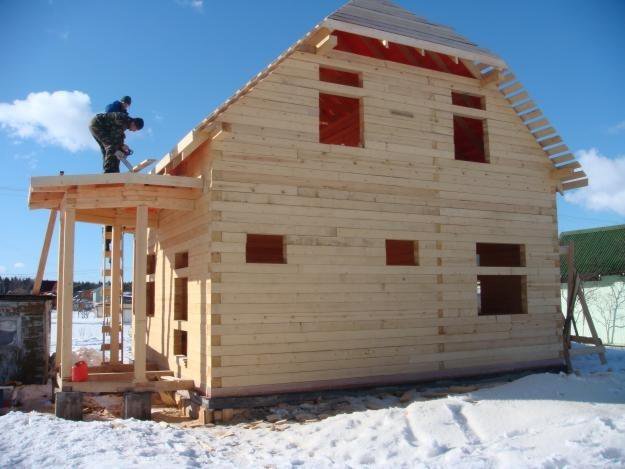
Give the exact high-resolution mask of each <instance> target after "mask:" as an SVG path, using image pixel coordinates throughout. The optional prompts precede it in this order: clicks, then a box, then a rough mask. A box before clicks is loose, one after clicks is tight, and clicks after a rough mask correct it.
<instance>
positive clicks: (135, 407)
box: [122, 392, 152, 420]
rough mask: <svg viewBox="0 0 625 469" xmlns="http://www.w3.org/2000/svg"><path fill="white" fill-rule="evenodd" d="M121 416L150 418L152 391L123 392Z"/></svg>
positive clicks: (139, 418) (138, 418) (126, 417)
mask: <svg viewBox="0 0 625 469" xmlns="http://www.w3.org/2000/svg"><path fill="white" fill-rule="evenodd" d="M122 418H125V419H131V418H134V419H137V420H152V393H151V392H127V393H125V394H124V405H123V406H122Z"/></svg>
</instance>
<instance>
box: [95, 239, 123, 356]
mask: <svg viewBox="0 0 625 469" xmlns="http://www.w3.org/2000/svg"><path fill="white" fill-rule="evenodd" d="M108 228H112V227H104V228H103V229H102V235H103V236H102V238H103V246H102V248H103V256H102V257H103V262H102V345H101V347H100V349H101V351H102V362H103V363H118V362H119V363H123V361H124V355H123V353H124V351H123V350H124V349H123V347H122V346H121V345H122V344H123V343H124V328H123V319H124V318H123V316H124V312H123V304H122V297H123V293H122V290H123V272H122V271H121V269H120V272H119V275H118V276H117V278H113V277H114V275H113V265H112V264H113V249H112V244H113V232H112V230H111V231H107V229H108ZM118 261H119V265H120V266H121V265H123V242H122V243H120V252H119V260H118ZM113 282H118V283H119V284H120V291H119V292H120V295H119V297H118V298H116V299H113V298H112V286H113ZM113 301H116V302H118V303H120V305H118V306H119V307H118V308H117V309H118V310H119V313H118V316H119V317H118V320H117V322H116V324H117V325H118V326H117V328H118V329H119V336H118V337H119V339H118V341H117V348H118V350H112V345H113V344H112V342H113V341H112V340H111V338H112V334H113V327H114V326H113V321H112V319H113V318H112V311H113V308H112V305H113ZM107 352H108V360H107Z"/></svg>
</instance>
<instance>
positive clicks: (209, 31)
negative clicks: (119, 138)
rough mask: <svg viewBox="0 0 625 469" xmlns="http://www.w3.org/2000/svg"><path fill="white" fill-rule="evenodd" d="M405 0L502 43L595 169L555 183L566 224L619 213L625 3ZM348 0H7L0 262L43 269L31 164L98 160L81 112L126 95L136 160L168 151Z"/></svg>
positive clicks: (0, 45)
mask: <svg viewBox="0 0 625 469" xmlns="http://www.w3.org/2000/svg"><path fill="white" fill-rule="evenodd" d="M396 3H398V4H400V5H402V6H403V7H405V8H407V9H409V10H411V11H413V12H414V13H417V14H419V15H421V16H425V17H427V18H428V19H430V20H431V21H434V22H438V23H442V24H446V25H449V26H452V27H454V28H455V29H456V30H457V31H459V32H460V33H461V34H464V35H465V36H467V37H468V38H470V39H471V40H473V41H475V42H476V43H477V44H479V45H481V46H483V47H486V48H489V49H491V50H493V51H494V52H496V53H498V54H499V55H500V56H502V57H503V58H504V60H506V61H507V63H508V64H509V66H510V67H511V68H512V69H513V70H514V72H515V73H516V75H517V76H518V77H519V79H520V80H521V82H522V83H523V84H524V85H525V87H526V88H527V89H528V90H529V92H530V94H531V95H532V97H533V98H534V99H535V101H536V102H537V103H538V104H539V105H540V107H541V108H542V109H543V111H544V113H545V115H546V116H547V117H548V118H549V119H550V121H551V122H552V124H553V125H554V126H555V127H556V128H557V129H558V130H559V132H560V133H561V135H562V136H563V137H564V140H565V141H566V142H567V144H568V145H569V147H570V148H571V149H572V150H573V151H576V152H580V153H579V154H580V156H581V157H582V159H583V161H584V162H585V170H586V172H587V173H589V175H590V176H591V181H592V183H591V187H590V188H589V189H587V190H585V191H584V192H582V191H578V193H577V194H575V195H573V196H571V197H570V199H571V200H569V201H566V200H563V199H562V198H559V202H558V206H559V225H560V229H561V230H571V229H581V228H589V227H594V226H602V225H612V224H623V223H625V89H624V88H625V87H624V77H625V59H624V55H623V51H624V50H625V28H624V27H623V25H625V2H623V1H621V0H611V1H610V0H604V1H602V2H590V1H581V0H568V1H561V0H557V1H553V0H552V1H549V2H546V1H544V0H543V1H534V0H528V1H526V2H523V3H517V4H514V5H513V6H512V5H511V4H510V3H509V2H500V1H479V2H478V1H475V2H466V1H463V0H439V1H436V2H433V1H425V0H398V1H397V2H396ZM342 4H343V2H342V1H333V0H316V1H314V2H312V1H298V2H296V1H278V0H264V1H262V2H259V1H249V0H246V1H242V0H230V1H228V2H218V1H213V0H204V1H201V0H159V1H147V0H146V1H121V0H107V1H100V2H96V1H63V0H45V1H44V0H41V1H29V2H24V1H18V0H14V1H10V0H4V1H0V57H2V69H3V72H2V73H0V158H1V161H2V163H3V170H2V171H1V172H0V200H1V203H2V207H3V209H4V217H3V220H4V222H3V227H2V230H1V231H0V237H1V238H0V239H1V243H0V275H7V274H10V275H13V274H16V275H28V274H30V275H32V274H33V273H34V272H35V270H36V266H37V262H38V258H39V252H40V248H41V243H42V239H43V233H44V230H45V226H46V222H47V216H48V215H47V213H45V212H44V211H34V212H29V211H28V209H27V206H26V197H27V190H28V184H29V178H30V177H31V176H39V175H54V174H58V172H59V170H64V171H65V172H66V173H67V174H72V173H73V174H84V173H97V172H100V171H101V156H100V153H99V150H98V149H97V148H95V147H94V145H93V142H91V140H90V137H89V136H88V135H87V137H85V133H84V129H82V130H78V131H77V130H76V128H75V123H76V122H82V121H81V119H84V116H85V115H86V114H89V113H90V112H100V111H101V110H102V109H103V107H104V106H105V105H106V104H107V103H108V102H110V101H112V100H114V99H116V98H118V97H120V96H122V95H125V94H129V95H131V96H132V97H133V105H132V108H131V114H132V115H136V116H140V117H143V118H144V119H145V121H146V128H145V129H144V130H143V131H142V132H140V133H137V134H135V135H133V136H132V137H131V138H130V140H129V144H130V146H131V147H132V148H133V149H134V150H135V153H136V158H137V159H138V158H141V159H143V158H144V157H158V158H160V157H161V156H162V155H164V154H165V153H166V152H167V151H168V150H169V149H170V148H171V147H172V146H173V145H174V144H175V143H176V142H177V141H178V140H179V139H180V138H181V137H182V136H183V135H184V134H185V133H186V132H188V131H189V130H190V129H191V128H192V127H193V126H194V125H196V124H197V123H198V122H199V121H200V120H201V119H202V118H203V117H205V116H206V115H207V114H209V113H210V112H211V111H212V110H213V109H214V108H215V107H216V106H217V105H219V104H220V103H221V102H222V101H224V100H225V99H226V98H228V97H229V96H230V95H231V94H232V93H233V91H235V90H236V89H237V88H239V87H240V86H241V85H243V84H244V83H245V82H246V81H247V80H248V79H249V78H250V77H252V76H253V75H255V74H256V73H257V72H259V71H260V70H261V69H262V68H264V67H265V66H266V65H267V64H268V63H269V62H271V61H272V60H273V59H274V58H275V57H276V56H277V55H279V54H280V53H281V52H282V51H283V50H284V49H286V48H287V47H288V46H289V45H291V44H292V43H293V42H295V41H296V40H297V39H299V38H300V37H301V36H303V35H304V34H305V33H306V32H307V31H308V30H309V29H311V27H312V26H314V25H315V24H316V23H317V22H318V21H319V20H321V19H322V18H323V17H324V16H326V15H327V14H329V13H330V12H331V11H333V10H334V9H336V8H338V7H340V6H341V5H342ZM44 92H46V93H49V94H37V95H31V97H30V98H28V96H29V94H31V93H44ZM55 92H57V93H55ZM58 92H61V93H58ZM17 111H19V112H20V114H19V116H21V117H16V116H18V112H17ZM73 126H74V127H73ZM78 127H80V125H79V126H78ZM593 175H594V177H593ZM619 191H620V192H619ZM99 232H100V231H99V228H98V227H96V226H93V225H85V224H80V225H79V228H78V232H77V241H76V242H77V248H76V249H77V251H76V256H77V258H76V277H77V278H78V279H85V280H96V279H97V278H98V276H99V274H98V272H99V269H100V265H101V258H100V242H99ZM56 253H57V245H56V239H55V240H54V242H53V245H52V249H51V253H50V261H49V262H48V268H47V270H46V276H47V277H49V278H56V258H55V256H56ZM129 270H130V269H127V271H129Z"/></svg>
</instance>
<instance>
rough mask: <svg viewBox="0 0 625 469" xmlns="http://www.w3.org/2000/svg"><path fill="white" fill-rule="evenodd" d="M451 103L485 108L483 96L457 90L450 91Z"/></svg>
mask: <svg viewBox="0 0 625 469" xmlns="http://www.w3.org/2000/svg"><path fill="white" fill-rule="evenodd" d="M451 103H452V104H454V105H456V106H464V107H470V108H473V109H485V106H484V97H483V96H476V95H473V94H466V93H460V92H458V91H452V92H451Z"/></svg>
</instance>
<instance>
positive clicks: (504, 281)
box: [477, 275, 527, 316]
mask: <svg viewBox="0 0 625 469" xmlns="http://www.w3.org/2000/svg"><path fill="white" fill-rule="evenodd" d="M477 282H478V315H480V316H493V315H501V314H525V313H527V293H526V292H527V278H526V276H525V275H478V276H477Z"/></svg>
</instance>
